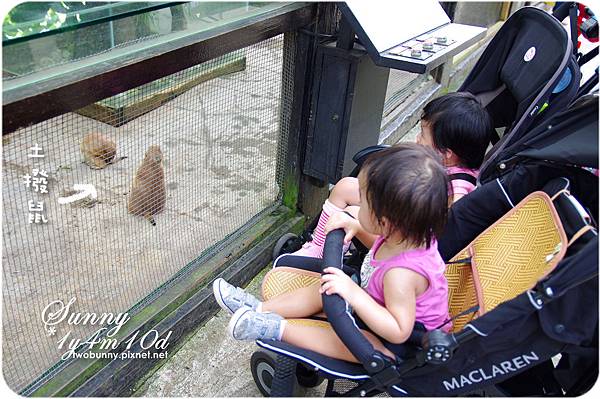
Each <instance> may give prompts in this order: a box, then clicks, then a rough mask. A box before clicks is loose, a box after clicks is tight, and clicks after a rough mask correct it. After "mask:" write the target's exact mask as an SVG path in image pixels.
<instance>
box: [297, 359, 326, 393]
mask: <svg viewBox="0 0 600 399" xmlns="http://www.w3.org/2000/svg"><path fill="white" fill-rule="evenodd" d="M296 379H297V380H298V384H300V386H302V387H304V388H314V387H316V386H319V385H321V383H322V382H323V381H324V378H323V377H321V376H319V374H317V372H316V371H314V370H311V369H309V368H308V367H306V366H305V365H303V364H301V363H298V366H296Z"/></svg>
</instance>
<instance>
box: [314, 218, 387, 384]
mask: <svg viewBox="0 0 600 399" xmlns="http://www.w3.org/2000/svg"><path fill="white" fill-rule="evenodd" d="M343 239H344V230H343V229H337V230H334V231H332V232H330V233H329V234H328V235H327V238H326V239H325V247H324V249H323V269H325V268H326V267H337V268H339V269H341V268H342V259H343V249H342V248H343ZM322 298H323V310H324V311H325V314H326V315H327V320H328V321H329V322H330V323H331V326H332V327H333V329H334V331H335V332H336V334H337V335H338V336H339V337H340V339H341V340H342V342H343V343H344V344H345V345H346V347H347V348H348V349H349V350H350V352H352V354H353V355H354V356H355V357H356V358H357V359H358V360H359V361H360V362H361V363H362V365H363V366H364V367H365V369H366V370H367V371H368V372H369V373H373V372H377V371H380V370H382V369H383V368H384V367H385V366H386V360H385V357H384V355H383V354H381V353H380V352H379V351H376V350H375V348H373V345H372V344H371V343H370V342H369V341H368V340H367V338H365V336H364V335H363V334H362V332H360V330H359V329H358V326H357V325H356V322H355V321H354V318H353V317H352V314H351V312H350V308H349V306H348V304H347V303H346V301H345V300H344V299H343V298H342V297H340V296H339V295H337V294H335V295H327V294H325V293H323V294H322Z"/></svg>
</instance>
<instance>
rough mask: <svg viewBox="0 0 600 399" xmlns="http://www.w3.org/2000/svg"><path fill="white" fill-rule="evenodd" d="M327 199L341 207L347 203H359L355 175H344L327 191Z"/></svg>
mask: <svg viewBox="0 0 600 399" xmlns="http://www.w3.org/2000/svg"><path fill="white" fill-rule="evenodd" d="M329 201H330V202H331V203H332V204H334V205H335V206H337V207H338V208H342V209H343V208H345V207H347V206H348V205H360V193H359V187H358V179H357V178H356V177H344V178H343V179H341V180H340V181H338V182H337V183H336V185H335V186H333V189H332V190H331V193H329Z"/></svg>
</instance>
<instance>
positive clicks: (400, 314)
mask: <svg viewBox="0 0 600 399" xmlns="http://www.w3.org/2000/svg"><path fill="white" fill-rule="evenodd" d="M358 181H359V188H360V191H359V192H360V196H361V199H362V203H361V207H360V210H359V212H358V218H357V219H353V218H350V217H347V218H344V219H337V218H333V219H332V220H331V223H328V225H327V226H326V229H327V231H332V230H334V229H337V228H344V230H345V232H346V234H345V237H344V241H345V242H349V241H350V239H351V238H352V237H353V235H354V234H355V232H356V231H357V230H359V229H363V230H365V231H367V232H369V233H370V234H373V235H376V236H377V237H378V238H377V240H376V242H375V245H374V246H373V249H372V250H371V251H370V253H369V255H368V259H367V260H366V262H365V265H364V267H365V270H364V271H363V272H364V273H366V274H364V275H363V278H362V280H363V283H364V284H365V285H364V287H366V289H363V288H361V286H359V285H357V284H356V283H355V282H354V281H353V280H352V279H351V278H350V277H348V276H347V275H346V274H344V273H343V272H342V271H341V270H339V269H337V268H331V267H330V268H326V269H325V270H324V271H325V274H323V275H322V276H321V280H320V283H316V284H313V285H311V286H308V287H303V288H299V289H297V290H295V291H293V292H288V293H285V294H282V295H279V296H277V297H274V298H271V299H269V300H268V301H265V302H260V301H259V300H258V299H256V298H254V297H253V296H252V295H250V294H249V293H246V292H244V291H243V290H242V289H241V288H237V287H234V286H232V285H230V284H228V283H227V282H225V281H224V280H223V279H217V280H215V283H214V284H213V290H214V294H215V298H216V299H217V302H218V303H219V304H220V305H221V307H223V308H224V309H226V310H228V311H229V312H230V313H233V316H232V318H231V320H230V323H229V331H230V334H231V336H232V337H233V338H235V339H238V340H256V339H262V340H265V339H273V340H282V341H284V342H287V343H290V344H293V345H296V346H298V347H301V348H304V349H308V350H312V351H315V352H318V353H321V354H324V355H327V356H330V357H333V358H337V359H342V360H347V361H352V362H357V360H356V358H355V357H354V355H353V354H352V353H351V352H350V351H349V350H348V349H347V348H346V347H345V345H344V344H343V342H342V341H341V340H340V338H339V337H338V336H337V335H336V334H335V332H334V331H333V329H330V328H323V327H320V326H315V325H314V324H310V323H295V322H288V319H296V318H305V317H308V316H311V315H313V314H316V313H319V312H320V311H322V309H323V304H322V300H321V295H322V294H326V295H332V294H338V295H340V296H341V297H342V298H343V299H344V300H345V301H346V302H347V303H348V305H349V306H350V307H351V308H352V309H353V312H354V313H355V316H357V319H358V320H360V323H359V326H360V325H363V326H364V327H363V328H362V329H361V332H362V333H363V334H364V335H365V337H366V338H367V339H368V340H369V341H370V342H371V343H372V344H373V346H374V347H375V349H377V350H379V351H380V352H381V353H383V354H385V355H386V356H389V357H390V358H394V357H395V354H396V353H397V352H395V349H394V348H395V347H394V345H398V344H401V343H403V342H405V341H406V340H407V339H408V338H409V337H410V335H411V333H412V330H413V328H414V327H415V323H416V322H420V323H421V324H423V325H424V326H425V328H426V329H434V328H437V327H440V326H441V325H442V324H444V323H445V322H447V321H448V320H449V315H448V284H447V281H446V279H445V277H444V268H445V265H444V262H443V260H442V258H441V256H440V255H439V253H438V252H437V243H436V240H435V235H436V234H439V233H440V232H441V231H442V230H443V228H444V225H445V221H446V218H447V212H448V207H447V202H448V193H447V189H446V187H447V185H448V177H447V174H446V172H445V170H444V167H443V165H442V164H441V162H440V159H439V155H438V154H437V153H436V152H435V151H433V150H432V149H430V148H428V147H425V146H420V145H418V144H412V143H411V144H401V145H398V146H395V147H391V148H388V149H385V150H383V151H381V152H379V153H376V154H372V155H371V156H370V157H369V158H368V159H367V161H366V162H365V164H364V165H363V168H362V170H361V172H360V174H359V176H358ZM367 269H371V272H370V273H369V270H367ZM367 274H368V275H367ZM448 327H449V326H448V325H446V326H445V329H447V328H448Z"/></svg>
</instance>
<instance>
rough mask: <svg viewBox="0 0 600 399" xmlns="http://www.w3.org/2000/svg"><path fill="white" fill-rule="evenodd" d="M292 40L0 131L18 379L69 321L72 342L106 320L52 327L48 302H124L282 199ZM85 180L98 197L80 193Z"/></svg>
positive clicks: (33, 369)
mask: <svg viewBox="0 0 600 399" xmlns="http://www.w3.org/2000/svg"><path fill="white" fill-rule="evenodd" d="M283 43H284V40H283V35H280V36H278V37H275V38H273V39H269V40H267V41H264V42H261V43H258V44H256V45H253V46H250V47H247V48H245V49H242V50H239V51H236V52H233V53H230V54H227V55H226V56H224V57H221V58H218V59H215V60H212V61H210V62H207V63H204V64H201V65H198V66H195V67H192V68H189V69H187V70H184V71H182V72H179V73H176V74H173V75H170V76H168V77H165V78H163V79H159V80H157V81H154V82H151V83H149V84H146V85H144V86H141V87H138V88H135V89H132V90H129V91H127V92H124V93H121V94H119V95H117V96H114V97H111V98H109V99H106V100H103V101H100V102H98V103H96V104H93V105H91V106H89V107H86V108H84V109H82V110H79V111H78V112H77V113H68V114H64V115H61V116H59V117H56V118H53V119H51V120H48V121H45V122H43V123H39V124H36V125H33V126H31V127H28V128H25V129H20V130H18V131H16V132H15V133H12V134H9V135H7V136H5V137H4V138H3V158H2V160H3V172H2V178H3V184H2V195H3V212H4V217H3V226H2V227H3V231H4V234H3V237H4V240H3V253H2V262H3V287H2V288H3V291H2V293H3V299H4V302H3V309H2V311H3V320H4V321H3V336H4V339H3V354H4V359H3V366H4V376H5V379H6V381H7V383H8V385H9V386H10V387H11V388H13V389H14V390H17V391H20V390H21V389H23V388H24V387H25V386H26V385H27V384H28V383H30V382H31V381H32V380H34V379H35V378H36V377H38V376H39V375H40V374H42V373H43V372H44V371H45V370H47V369H48V368H49V367H51V366H52V365H54V364H56V363H57V361H58V360H59V358H60V356H61V355H62V354H63V353H64V352H65V351H66V348H63V349H59V348H58V344H57V342H58V341H59V340H60V339H62V338H63V337H64V336H65V334H67V333H68V332H69V330H72V334H71V335H70V336H69V338H68V340H67V344H68V341H70V340H71V339H76V338H80V339H81V338H83V339H85V338H87V337H88V336H89V335H90V334H91V333H93V332H94V331H96V330H97V329H98V327H97V326H92V325H87V326H85V325H78V326H66V327H65V326H64V324H61V325H59V326H58V328H57V331H56V332H54V334H51V335H50V333H49V332H48V331H46V330H45V329H44V325H43V323H42V320H41V314H42V311H43V309H44V308H45V307H46V306H47V305H48V304H50V303H51V302H52V301H55V300H58V299H60V300H62V301H63V302H65V303H66V302H68V301H69V300H70V299H71V298H76V302H75V303H74V304H73V305H72V307H71V312H94V313H96V314H101V313H109V312H110V313H118V312H125V311H127V310H128V309H130V308H131V307H132V306H133V305H135V304H136V303H138V302H139V301H140V300H142V299H143V298H145V297H146V296H147V295H148V294H149V293H151V292H152V291H153V290H155V289H156V288H157V287H159V286H160V285H161V284H163V283H164V282H165V281H167V280H169V278H170V277H172V276H173V275H174V274H175V273H177V272H178V271H180V270H181V269H182V268H183V267H184V266H186V265H187V264H189V263H190V262H192V261H193V260H194V259H196V258H197V257H198V256H199V255H200V254H201V253H202V252H203V251H206V250H207V249H209V248H210V247H211V246H213V245H214V244H215V243H217V242H219V241H221V240H222V239H223V238H225V237H226V236H227V235H229V234H231V233H233V232H234V231H236V230H237V229H239V228H240V227H241V226H243V225H244V224H246V223H247V222H248V221H249V220H250V219H251V218H252V217H253V216H255V215H257V214H258V213H260V212H261V211H263V210H264V209H266V208H268V207H270V206H272V205H273V204H274V203H276V202H277V201H278V199H279V196H280V193H279V187H278V185H277V183H276V175H278V174H280V173H281V172H278V171H277V169H278V168H281V167H282V165H281V157H285V154H282V153H281V150H280V151H278V150H277V149H278V148H279V149H285V148H286V145H285V143H281V140H282V139H283V140H285V137H286V134H287V133H286V130H285V129H282V128H281V126H280V118H281V117H282V115H281V111H280V100H281V94H282V76H288V75H289V74H290V73H292V72H290V70H289V68H291V66H290V65H286V67H285V68H283V66H282V59H283V47H284V46H283ZM282 69H285V70H284V71H282ZM286 74H288V75H286ZM288 81H289V79H288ZM283 86H284V87H283V91H284V92H285V93H290V92H291V90H293V89H292V88H289V87H288V88H286V87H285V84H284V85H283ZM278 141H279V143H278ZM278 152H279V154H278ZM30 155H42V156H43V157H42V156H41V157H31V156H30ZM277 157H279V158H280V161H279V162H278V161H277ZM84 161H85V162H84ZM78 184H85V185H92V186H93V187H94V188H95V190H96V191H97V197H96V198H95V199H93V198H92V196H88V197H86V198H83V199H79V200H74V198H75V199H76V197H77V195H78V194H77V193H78V192H80V191H79V190H78V188H79V187H78V186H76V185H78ZM44 191H47V192H44ZM59 198H62V200H60V201H62V202H65V201H71V202H68V203H64V204H62V203H59Z"/></svg>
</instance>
